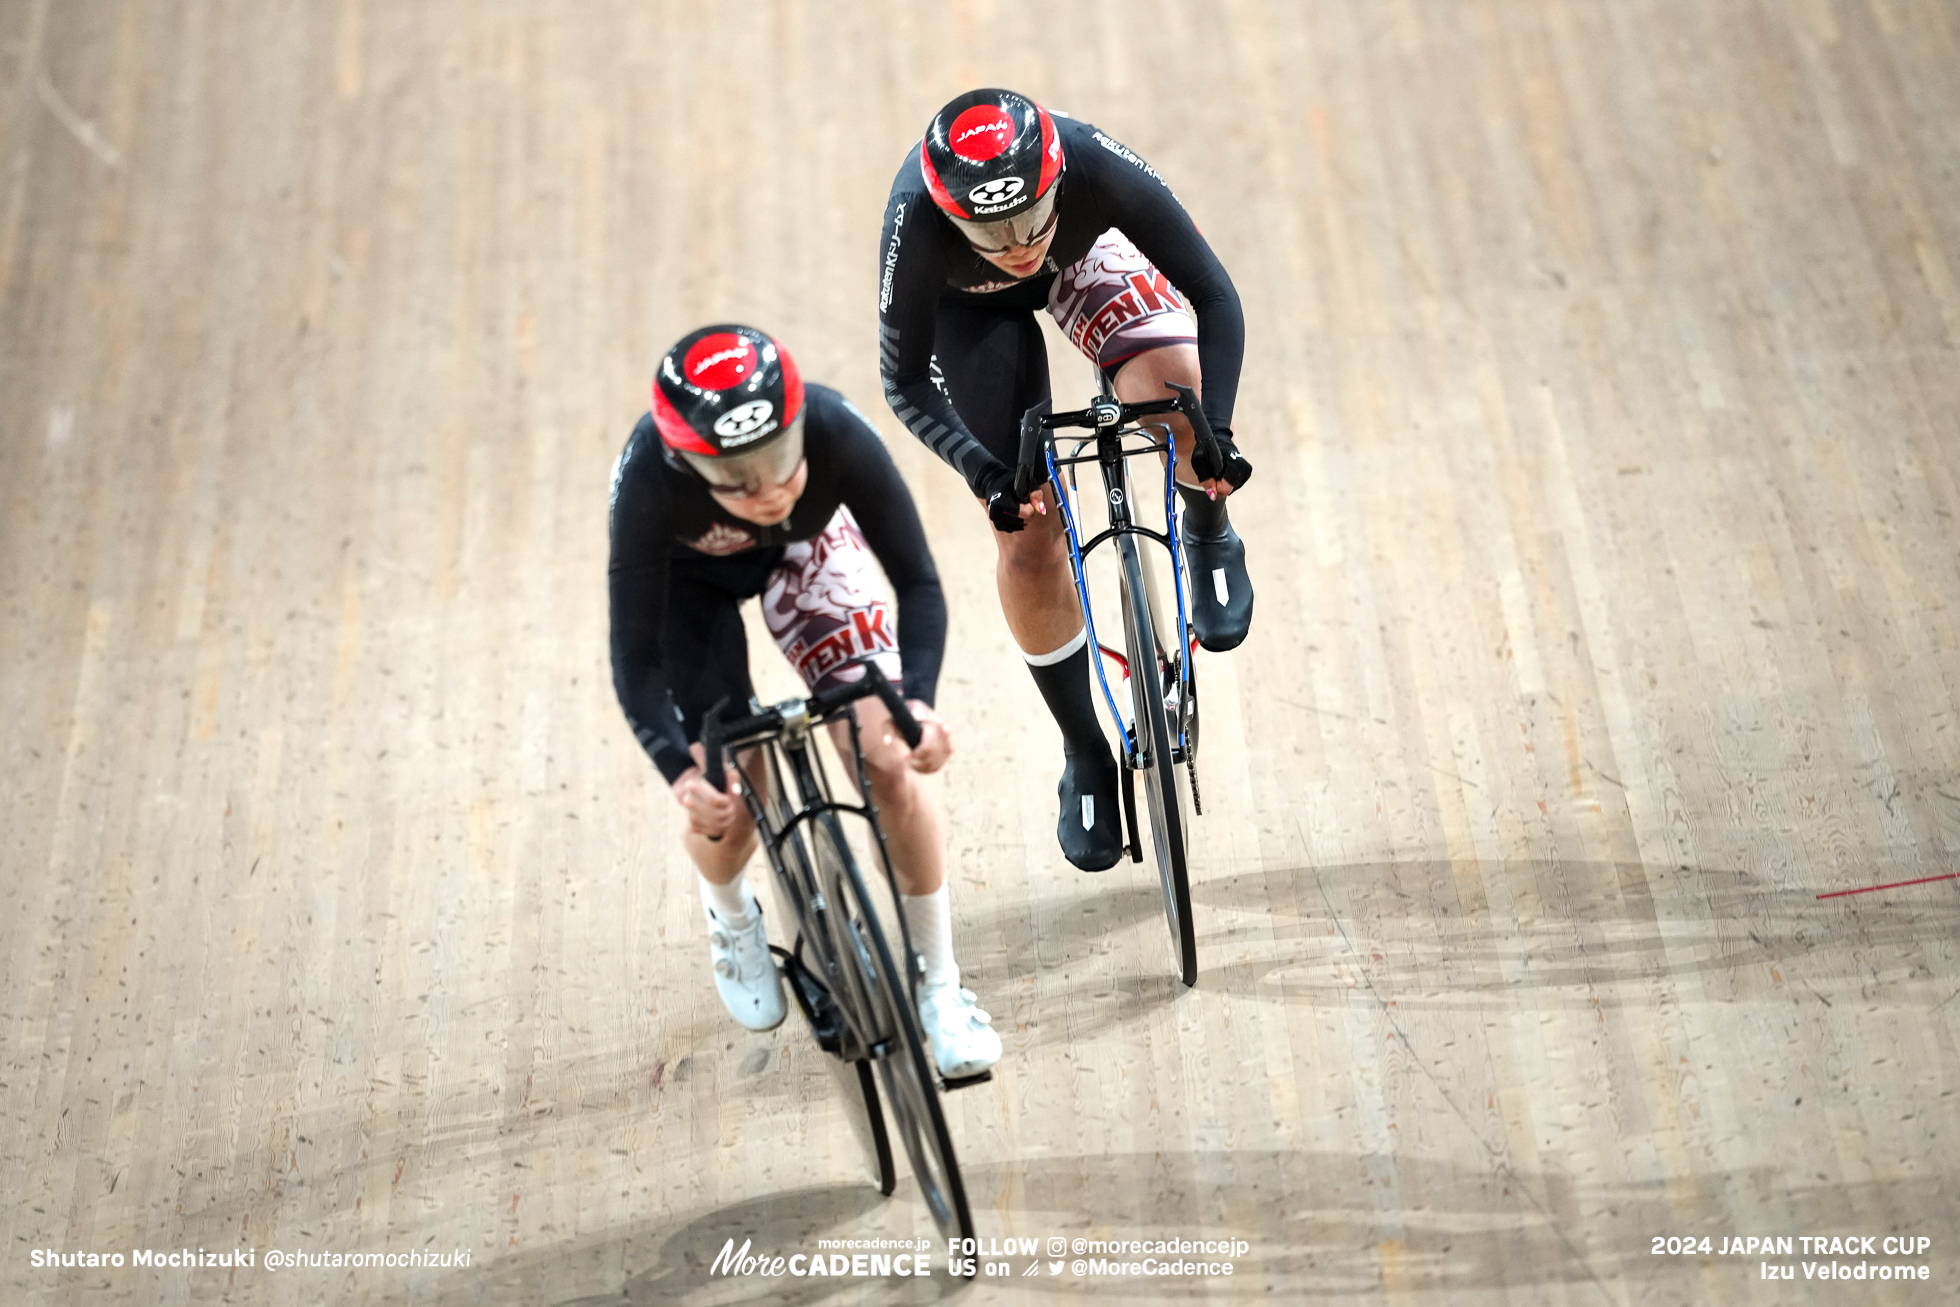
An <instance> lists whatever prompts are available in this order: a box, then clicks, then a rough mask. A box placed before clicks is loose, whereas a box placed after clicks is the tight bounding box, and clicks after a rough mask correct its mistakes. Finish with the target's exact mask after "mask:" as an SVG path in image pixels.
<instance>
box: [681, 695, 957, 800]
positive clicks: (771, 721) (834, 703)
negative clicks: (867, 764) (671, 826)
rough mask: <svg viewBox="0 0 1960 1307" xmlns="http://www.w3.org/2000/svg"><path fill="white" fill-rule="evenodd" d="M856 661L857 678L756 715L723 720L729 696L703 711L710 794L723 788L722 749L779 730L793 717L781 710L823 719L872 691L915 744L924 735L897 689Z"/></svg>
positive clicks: (705, 771) (912, 745)
mask: <svg viewBox="0 0 1960 1307" xmlns="http://www.w3.org/2000/svg"><path fill="white" fill-rule="evenodd" d="M860 665H861V666H862V667H863V668H864V676H863V678H862V679H860V680H856V681H851V682H849V683H847V684H844V685H839V686H834V687H832V688H831V689H828V690H819V691H818V692H817V693H815V694H813V695H811V696H810V697H809V698H808V699H803V700H800V701H799V700H796V699H791V700H788V701H786V702H784V703H779V704H777V705H775V706H774V707H773V708H765V709H763V710H762V711H761V712H759V713H752V714H747V715H744V716H741V717H737V718H735V719H734V720H732V721H723V720H722V710H723V709H725V708H727V707H728V700H726V699H723V700H722V701H721V702H719V703H717V704H716V705H715V706H714V707H712V708H710V709H708V715H707V716H706V717H705V718H703V719H702V722H701V752H702V753H703V754H704V755H705V756H706V759H707V764H706V766H705V767H704V768H703V774H704V775H705V777H706V778H707V782H708V784H709V785H710V786H712V787H713V788H714V791H715V793H717V794H719V793H721V792H722V791H723V790H725V789H726V788H727V779H728V778H727V772H726V770H725V769H724V768H723V766H722V754H723V752H724V751H725V750H727V749H729V748H731V747H733V746H735V745H737V744H742V743H744V742H746V741H748V740H752V739H759V738H761V737H762V736H765V735H773V734H774V733H775V732H777V731H780V730H781V729H782V728H783V726H784V725H785V724H786V723H787V722H789V721H790V720H792V719H793V718H794V717H795V716H796V714H795V713H792V712H787V711H785V710H787V709H791V708H799V707H800V708H801V709H802V715H803V716H805V717H807V718H809V719H810V720H811V721H823V720H825V719H826V718H828V717H830V716H831V715H833V714H835V713H838V712H841V711H843V710H844V709H845V708H848V707H849V706H850V705H852V704H854V703H856V702H857V701H858V700H859V699H864V698H868V697H869V696H871V695H874V694H875V695H877V696H878V698H879V699H881V700H882V701H883V702H884V705H885V708H886V710H887V711H889V712H890V713H891V715H892V723H893V725H895V726H897V727H898V733H899V734H900V735H901V736H903V737H904V739H905V744H906V747H908V748H913V749H916V748H918V747H919V741H920V740H921V739H922V738H924V733H923V732H922V731H921V730H920V729H919V723H918V719H917V718H915V717H913V716H912V710H911V709H910V708H907V707H906V706H905V700H904V699H903V698H901V697H900V696H899V693H898V690H897V689H896V688H894V687H893V685H892V683H891V682H890V681H889V680H887V679H886V677H885V674H884V673H883V672H882V671H880V670H879V669H878V665H877V664H876V663H863V664H860Z"/></svg>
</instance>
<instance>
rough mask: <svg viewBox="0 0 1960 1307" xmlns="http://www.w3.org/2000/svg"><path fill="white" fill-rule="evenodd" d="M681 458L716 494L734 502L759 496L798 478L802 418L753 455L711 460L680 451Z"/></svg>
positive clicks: (798, 416) (801, 442)
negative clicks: (795, 477) (766, 490)
mask: <svg viewBox="0 0 1960 1307" xmlns="http://www.w3.org/2000/svg"><path fill="white" fill-rule="evenodd" d="M680 455H681V457H682V458H684V459H686V460H687V465H688V466H689V467H691V468H693V469H694V470H695V471H696V472H699V473H700V474H701V479H702V480H703V481H706V482H707V483H708V487H709V488H710V489H711V490H713V491H714V492H715V493H716V494H720V495H725V496H727V497H729V498H731V499H739V498H742V497H744V496H747V495H755V494H760V493H761V492H762V491H763V490H765V489H767V488H769V487H770V486H780V485H782V484H783V483H784V482H786V481H788V480H789V479H790V478H791V477H793V476H795V475H796V465H797V464H798V463H801V462H802V461H803V415H802V414H801V413H798V414H797V415H796V417H795V419H794V420H793V421H791V422H790V424H789V430H787V431H785V432H783V433H782V434H781V435H780V436H777V437H776V438H775V439H774V440H771V441H770V442H769V443H768V444H766V445H764V446H763V447H762V448H761V449H758V450H756V451H755V452H754V453H744V454H723V455H721V456H720V457H718V458H710V457H708V456H707V455H706V454H694V453H689V452H688V451H686V450H681V451H680Z"/></svg>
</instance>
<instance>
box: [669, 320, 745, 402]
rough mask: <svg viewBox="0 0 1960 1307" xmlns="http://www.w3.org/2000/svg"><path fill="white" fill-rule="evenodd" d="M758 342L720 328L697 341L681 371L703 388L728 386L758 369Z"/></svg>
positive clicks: (723, 388) (683, 362) (689, 380)
mask: <svg viewBox="0 0 1960 1307" xmlns="http://www.w3.org/2000/svg"><path fill="white" fill-rule="evenodd" d="M757 361H758V360H757V359H756V354H755V346H754V345H752V344H750V343H749V342H748V341H747V340H745V339H743V338H742V337H740V336H738V335H736V334H735V333H734V332H732V331H718V332H716V333H715V334H714V335H712V336H703V337H702V338H701V339H699V340H697V341H695V342H694V348H693V349H690V350H689V351H688V352H687V357H686V358H684V359H682V360H681V375H682V376H683V377H685V378H687V380H688V382H689V383H690V384H691V385H696V386H699V387H701V389H703V390H727V389H728V388H729V387H730V386H734V385H737V384H739V383H740V382H742V381H743V380H745V379H746V378H747V377H748V376H749V375H750V374H751V373H753V372H754V371H755V366H756V363H757Z"/></svg>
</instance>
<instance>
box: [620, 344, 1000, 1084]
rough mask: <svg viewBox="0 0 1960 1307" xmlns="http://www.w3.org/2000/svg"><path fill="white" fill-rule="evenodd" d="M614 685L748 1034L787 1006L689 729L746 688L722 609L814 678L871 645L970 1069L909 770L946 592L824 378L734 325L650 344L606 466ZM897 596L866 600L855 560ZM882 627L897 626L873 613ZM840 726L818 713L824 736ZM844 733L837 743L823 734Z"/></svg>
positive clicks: (909, 914) (896, 491)
mask: <svg viewBox="0 0 1960 1307" xmlns="http://www.w3.org/2000/svg"><path fill="white" fill-rule="evenodd" d="M610 519H611V532H612V558H611V562H610V565H609V567H608V582H609V586H610V589H611V601H612V667H613V687H614V689H615V690H616V691H617V692H618V695H619V702H620V706H621V707H623V708H624V709H625V710H626V719H627V721H628V723H629V724H631V726H632V728H633V733H634V734H635V735H636V736H637V737H639V740H640V743H641V744H642V745H644V746H645V747H646V750H647V753H648V754H649V755H651V757H652V758H653V762H654V765H655V766H656V767H658V768H659V769H660V774H661V775H662V776H663V777H665V778H666V780H667V783H668V784H669V786H671V787H672V790H673V793H674V797H675V799H676V800H677V801H678V802H679V803H680V805H681V807H682V808H683V809H684V810H685V812H686V814H687V820H688V829H687V832H686V834H685V835H684V836H683V843H684V844H685V846H686V848H687V852H688V855H689V856H690V857H691V858H692V859H693V860H694V864H695V866H696V867H697V868H698V869H699V871H700V873H701V896H702V903H703V907H704V908H705V909H706V911H707V915H708V927H709V944H710V949H711V952H712V954H713V958H714V969H715V987H716V989H717V990H719V991H720V993H721V997H722V1001H723V1002H724V1003H725V1004H727V1006H728V1010H729V1012H730V1014H731V1015H733V1016H734V1017H735V1019H736V1020H737V1021H739V1022H741V1023H742V1024H743V1025H744V1026H747V1027H749V1028H750V1029H752V1030H768V1029H771V1028H773V1027H774V1026H775V1025H777V1024H778V1023H779V1022H781V1021H782V1019H783V1015H784V1012H785V1011H786V1007H785V1004H784V1000H783V992H782V986H781V983H780V980H779V978H778V976H777V973H776V968H775V963H774V961H773V960H772V959H771V957H770V955H769V942H768V935H767V932H766V931H765V930H764V928H763V922H762V910H761V908H760V906H759V905H758V904H757V903H756V901H755V896H754V894H753V893H752V892H751V891H750V890H749V887H748V884H747V881H746V879H745V878H744V877H743V875H742V868H743V866H744V864H746V863H747V862H748V860H749V857H750V856H751V855H752V854H753V853H754V852H755V849H756V843H757V840H756V832H755V825H754V822H753V821H752V820H751V818H750V816H749V813H748V808H747V806H746V805H745V804H744V803H742V802H741V801H740V799H739V797H738V795H739V793H740V791H739V790H738V789H737V785H738V784H739V782H738V781H737V780H736V778H735V776H734V774H733V772H732V771H731V772H730V774H729V784H728V788H727V791H726V792H724V793H718V792H716V791H715V790H714V789H712V788H711V787H710V786H709V785H708V783H707V781H706V780H705V779H704V778H703V776H702V768H701V764H702V762H703V760H704V759H703V755H702V752H701V746H700V744H699V743H697V741H698V740H699V737H700V732H701V721H702V718H703V717H704V716H705V715H706V713H707V711H708V710H709V709H710V708H712V707H713V706H714V704H715V703H716V702H717V701H718V700H721V699H723V698H727V699H729V700H730V701H731V703H732V704H733V705H734V707H735V708H736V709H737V710H739V709H741V708H742V707H743V706H745V705H746V704H747V703H748V701H749V698H750V696H751V695H752V694H753V690H752V688H751V686H750V683H749V668H748V644H747V641H746V639H745V638H744V636H743V631H742V618H741V614H740V612H739V607H740V605H741V603H742V601H743V600H745V599H748V598H751V597H757V596H759V597H760V598H761V600H762V604H761V607H762V612H763V619H764V621H765V623H766V624H767V625H768V627H769V630H770V632H771V634H773V635H774V636H775V637H776V642H777V644H778V645H779V646H780V647H781V648H782V650H783V652H784V654H785V655H786V656H787V657H788V658H789V659H790V662H791V663H792V664H793V665H794V666H795V667H796V669H797V671H798V672H799V673H800V674H801V675H802V677H803V679H804V680H805V681H806V682H807V683H808V684H809V685H810V687H811V688H812V689H813V690H815V689H821V688H825V687H827V686H828V685H830V684H833V683H835V682H837V681H846V680H855V679H857V678H858V677H861V676H863V675H864V671H863V668H862V667H861V666H859V665H858V664H859V663H860V662H863V661H875V662H877V663H878V664H879V667H880V670H882V671H883V672H884V673H885V674H886V675H887V676H888V677H890V679H891V680H892V682H893V684H895V685H898V686H900V687H901V690H902V693H903V694H904V695H905V698H906V699H907V701H908V702H909V704H910V706H911V708H912V712H913V715H914V716H916V717H917V718H918V719H919V724H920V727H921V728H922V730H923V732H924V738H922V739H921V740H920V742H919V747H918V748H917V749H908V748H907V747H906V745H905V743H904V741H903V740H901V739H899V738H898V735H897V733H896V731H895V730H893V729H892V728H891V726H890V720H891V719H890V715H889V714H888V713H887V711H886V710H885V707H884V705H883V704H881V703H879V702H878V701H877V700H876V699H867V700H864V701H862V702H861V703H860V704H859V705H858V706H857V707H856V709H855V710H854V711H856V712H857V714H858V720H859V725H860V728H861V735H862V740H863V744H864V752H865V764H866V770H867V771H868V773H869V775H870V779H871V788H872V793H873V796H874V798H875V801H876V803H877V805H878V808H879V811H880V814H881V816H882V818H883V821H884V825H885V830H886V834H887V837H888V841H889V845H890V848H891V852H892V863H893V869H894V871H895V872H896V873H897V876H898V880H899V887H900V889H901V891H902V892H903V897H904V904H905V914H906V920H907V923H908V924H909V926H910V928H911V931H912V939H913V942H914V943H915V944H916V945H917V946H918V948H919V951H920V953H921V954H922V955H923V956H924V958H925V962H926V975H925V979H924V983H923V984H922V985H921V987H920V996H919V1008H920V1015H921V1017H922V1018H923V1024H924V1025H925V1028H926V1031H927V1034H928V1035H929V1037H930V1038H931V1041H932V1045H933V1053H934V1058H935V1060H936V1061H937V1062H938V1064H939V1069H940V1073H941V1074H942V1075H947V1076H964V1075H974V1074H977V1073H978V1072H980V1071H983V1070H985V1069H986V1068H987V1067H990V1066H992V1065H993V1064H994V1062H995V1061H996V1060H998V1059H999V1057H1000V1037H999V1036H998V1035H996V1034H995V1033H994V1032H993V1031H992V1030H991V1029H989V1026H988V1022H989V1018H988V1016H987V1014H986V1013H985V1012H983V1011H981V1010H980V1009H979V1008H977V1007H975V1006H974V996H973V991H971V990H968V989H962V988H960V985H959V967H958V965H957V964H956V963H955V961H954V959H953V950H952V916H951V909H950V906H949V903H948V899H947V890H946V888H945V872H944V864H945V842H946V840H945V824H944V822H943V821H942V819H941V817H940V815H939V811H938V809H937V807H936V806H935V805H934V804H933V802H932V799H931V797H930V795H928V794H927V792H926V791H925V789H924V788H923V787H922V786H921V785H920V784H919V783H918V779H917V776H916V775H915V773H919V772H932V771H936V770H938V768H939V767H940V766H941V765H943V764H944V762H945V761H946V758H947V755H948V754H949V753H950V752H951V750H952V741H951V739H950V737H949V736H948V735H947V732H946V728H945V725H944V724H943V723H941V722H940V720H939V718H938V716H937V715H936V714H935V713H934V712H933V710H932V707H931V705H932V699H933V689H934V686H935V683H936V682H937V681H938V679H939V665H940V658H941V656H942V654H943V653H944V650H945V643H946V600H945V597H944V596H943V595H942V593H941V592H940V588H939V575H938V573H937V572H936V571H934V570H933V563H932V553H931V551H930V550H929V549H928V548H927V546H926V540H925V533H924V532H923V531H922V530H921V529H920V526H919V515H918V511H917V510H916V509H915V508H914V507H913V504H912V496H911V493H910V492H909V491H907V489H906V488H905V482H904V481H903V480H902V479H900V477H899V474H898V469H897V468H896V467H894V466H893V464H892V461H891V456H890V454H888V453H887V452H886V450H885V446H884V442H883V441H881V440H880V439H879V438H878V433H877V432H876V431H875V430H873V429H872V427H871V424H870V423H869V422H867V421H866V420H865V418H864V415H863V414H861V413H859V412H858V411H857V410H856V409H855V408H853V407H852V406H851V404H850V402H849V401H848V400H846V399H844V397H843V396H841V395H839V394H838V393H837V392H836V391H834V390H831V389H830V388H829V387H827V386H818V385H810V386H805V385H804V384H803V382H802V380H801V378H800V377H799V376H798V374H797V371H796V365H795V363H794V362H793V361H792V360H791V358H790V357H789V354H788V352H787V351H785V350H784V349H783V348H782V346H781V345H780V344H779V343H778V342H777V341H775V340H773V339H771V338H770V337H769V336H766V335H764V334H763V333H761V332H759V331H756V330H754V329H753V328H749V327H741V326H732V325H723V326H714V327H705V328H703V329H701V330H700V331H696V332H693V333H691V334H690V335H688V336H686V337H683V338H682V339H681V341H680V342H679V343H678V344H676V345H675V346H674V348H673V349H672V350H670V351H668V354H667V356H666V358H664V359H662V360H661V364H660V371H659V374H658V375H657V376H656V378H655V381H654V387H653V409H652V411H651V412H649V413H647V414H646V415H644V416H643V417H641V419H640V421H639V425H638V426H636V427H635V428H634V429H633V435H632V437H631V438H630V439H629V440H628V441H627V442H626V449H625V451H624V452H623V453H622V454H621V455H620V456H619V463H618V465H617V466H616V467H615V468H614V470H613V485H612V511H611V515H610ZM874 556H875V557H876V559H877V561H878V562H879V563H882V564H883V566H884V569H885V573H886V575H887V576H888V577H889V578H890V579H891V584H892V588H893V589H894V591H895V592H896V594H897V599H898V616H899V619H900V620H899V621H897V622H896V623H894V622H893V621H892V619H891V615H890V612H889V610H888V608H887V607H886V604H885V600H884V596H883V587H882V586H880V585H879V583H878V579H877V573H876V570H875V568H873V566H872V559H873V557H874ZM894 625H896V628H897V629H896V631H894V629H893V627H894ZM843 729H844V728H843V727H842V725H841V724H840V725H839V726H837V727H835V728H833V730H834V731H835V732H836V733H837V735H838V737H839V739H840V741H841V740H843V739H845V738H847V737H845V736H844V735H843ZM840 747H845V748H848V744H840Z"/></svg>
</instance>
